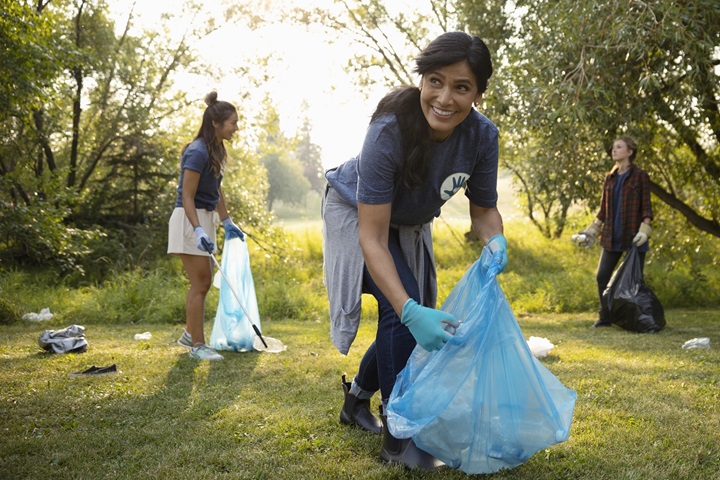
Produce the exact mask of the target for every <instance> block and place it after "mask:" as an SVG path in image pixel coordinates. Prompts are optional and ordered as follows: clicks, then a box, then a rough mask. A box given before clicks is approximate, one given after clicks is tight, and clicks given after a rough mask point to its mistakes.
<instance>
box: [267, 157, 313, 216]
mask: <svg viewBox="0 0 720 480" xmlns="http://www.w3.org/2000/svg"><path fill="white" fill-rule="evenodd" d="M260 163H261V164H262V165H263V166H264V167H265V169H266V170H267V176H268V181H269V183H270V188H269V189H268V195H267V204H268V210H272V206H273V203H274V202H275V200H282V201H284V202H287V203H291V204H297V203H301V202H302V201H303V199H304V198H305V194H307V192H308V191H309V190H310V182H309V181H308V179H307V178H305V176H304V174H303V168H302V166H301V165H300V163H299V162H298V161H297V160H295V159H291V158H290V157H288V156H285V155H282V154H279V153H269V154H267V155H265V156H264V157H263V158H261V159H260Z"/></svg>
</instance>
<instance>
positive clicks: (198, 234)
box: [193, 225, 215, 253]
mask: <svg viewBox="0 0 720 480" xmlns="http://www.w3.org/2000/svg"><path fill="white" fill-rule="evenodd" d="M193 231H194V232H195V245H196V246H197V248H199V249H200V250H202V251H203V252H207V253H213V250H215V245H213V243H212V242H211V241H210V237H208V234H207V233H205V230H203V228H202V227H201V226H200V225H198V226H197V227H195V229H194V230H193ZM203 240H205V242H206V243H207V245H208V247H209V250H208V248H206V247H205V245H203Z"/></svg>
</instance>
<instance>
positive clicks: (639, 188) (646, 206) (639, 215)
mask: <svg viewBox="0 0 720 480" xmlns="http://www.w3.org/2000/svg"><path fill="white" fill-rule="evenodd" d="M617 170H618V169H617V167H615V168H613V169H612V170H611V171H610V173H608V174H607V176H606V177H605V184H604V185H603V193H602V199H601V201H600V212H598V214H597V218H598V220H600V221H601V222H603V228H602V234H601V235H602V236H601V238H600V245H601V246H602V247H603V248H604V249H605V250H612V238H613V228H614V222H613V218H614V213H615V211H616V210H615V206H614V205H613V204H612V196H613V195H612V192H613V187H614V186H615V181H616V180H617V175H618V173H617ZM648 217H649V218H650V219H652V218H653V212H652V204H651V203H650V176H649V175H648V174H647V172H645V171H644V170H642V169H641V168H639V167H637V166H635V165H634V164H632V165H630V170H629V173H628V177H627V179H625V184H624V185H623V190H622V210H621V219H622V225H623V228H622V242H621V244H620V248H621V249H622V251H626V250H629V249H630V247H632V240H633V238H634V237H635V234H637V232H638V230H639V229H640V222H642V221H643V219H644V218H648Z"/></svg>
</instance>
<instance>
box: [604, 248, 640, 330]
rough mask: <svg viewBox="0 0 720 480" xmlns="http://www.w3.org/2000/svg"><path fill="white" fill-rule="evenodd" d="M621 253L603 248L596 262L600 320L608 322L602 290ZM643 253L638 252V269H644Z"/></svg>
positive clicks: (608, 281) (610, 276)
mask: <svg viewBox="0 0 720 480" xmlns="http://www.w3.org/2000/svg"><path fill="white" fill-rule="evenodd" d="M623 253H625V252H610V251H608V250H605V249H603V251H602V254H600V261H599V262H598V267H597V273H596V274H595V280H597V286H598V297H600V319H599V320H600V321H601V322H609V321H610V320H609V318H608V308H607V305H606V304H605V301H604V300H603V292H605V289H606V288H607V286H608V283H610V279H611V278H612V275H613V270H615V267H616V266H617V264H618V262H620V257H622V255H623ZM645 253H646V252H638V255H639V258H640V271H641V272H644V271H645Z"/></svg>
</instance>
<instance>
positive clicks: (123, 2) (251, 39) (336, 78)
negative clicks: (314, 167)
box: [108, 0, 385, 168]
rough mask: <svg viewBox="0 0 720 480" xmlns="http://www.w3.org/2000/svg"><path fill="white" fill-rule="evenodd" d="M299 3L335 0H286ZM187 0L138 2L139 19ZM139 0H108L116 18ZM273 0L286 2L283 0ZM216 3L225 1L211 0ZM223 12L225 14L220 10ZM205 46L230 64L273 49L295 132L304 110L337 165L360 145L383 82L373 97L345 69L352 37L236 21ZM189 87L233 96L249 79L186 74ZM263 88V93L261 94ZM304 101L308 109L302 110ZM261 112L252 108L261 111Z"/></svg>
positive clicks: (276, 80)
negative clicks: (334, 38)
mask: <svg viewBox="0 0 720 480" xmlns="http://www.w3.org/2000/svg"><path fill="white" fill-rule="evenodd" d="M286 1H288V2H291V3H292V5H293V6H308V5H317V6H324V5H325V4H330V3H331V1H332V0H294V1H293V0H286ZM182 2H183V0H165V1H163V2H147V1H142V0H140V1H138V2H137V5H136V6H135V15H136V17H138V18H137V21H138V22H139V23H141V24H154V23H156V22H157V21H158V18H159V15H160V14H161V13H162V12H164V11H171V10H173V9H176V11H178V10H179V9H180V5H181V4H182ZM131 3H132V0H108V4H109V5H110V8H111V11H112V12H114V15H115V16H116V18H118V22H117V23H122V24H124V21H125V19H126V17H127V13H128V12H129V9H130V5H131ZM272 3H273V4H282V3H283V2H279V1H277V0H275V1H273V2H272ZM207 5H208V6H209V8H214V9H217V10H218V12H219V11H220V9H219V8H218V7H214V6H212V5H213V4H212V2H211V3H209V4H207ZM217 18H221V16H220V15H219V13H218V15H217ZM195 48H197V50H198V51H199V52H200V54H201V55H202V56H203V57H204V58H205V59H206V60H208V61H210V62H212V63H213V64H217V65H220V66H222V67H224V68H227V69H229V68H230V67H232V66H238V65H247V64H248V63H249V62H250V60H251V59H253V58H256V57H260V56H263V55H267V54H268V53H271V52H274V53H275V54H276V56H277V59H278V60H277V61H276V64H277V67H276V68H275V69H274V71H273V72H272V76H273V78H272V79H271V80H270V81H269V82H268V84H267V85H266V88H267V90H268V91H269V92H270V95H271V97H272V99H273V101H274V103H275V105H276V107H277V109H278V111H279V113H280V116H281V127H282V128H283V130H284V131H285V132H286V134H288V135H293V134H294V133H295V132H297V131H298V129H299V126H300V122H301V120H302V118H303V116H304V115H307V116H308V117H309V118H310V121H311V124H312V133H311V138H312V141H313V143H315V144H317V145H319V146H320V147H321V148H322V156H323V165H324V166H325V167H326V168H330V167H333V166H336V165H339V164H340V163H342V162H344V161H345V160H347V159H348V158H350V157H351V156H354V155H356V154H357V153H358V152H359V149H360V146H361V144H362V139H363V136H364V133H365V128H366V126H367V123H368V120H369V118H370V115H371V114H372V111H373V109H374V107H375V105H376V104H377V102H378V100H379V99H380V98H381V97H382V95H383V94H384V93H385V89H384V88H379V89H378V90H377V91H374V92H371V93H370V94H369V95H368V98H365V96H364V95H361V94H359V93H358V92H357V91H356V89H355V88H354V85H353V83H352V81H351V79H350V77H349V76H348V74H346V73H345V72H344V70H343V65H344V64H345V63H347V60H348V57H349V55H350V52H349V50H348V45H343V44H340V43H338V44H334V45H331V44H329V43H328V42H327V41H326V40H325V39H324V38H322V37H321V35H320V34H318V33H310V32H307V31H305V30H304V29H303V28H301V27H297V26H292V25H282V24H275V25H273V26H270V27H265V28H263V29H261V30H257V31H249V30H247V29H241V28H238V27H236V26H233V27H223V28H221V29H220V30H218V31H216V32H214V33H213V35H212V36H211V37H210V38H208V39H206V41H203V42H202V43H200V44H198V45H195ZM184 83H185V84H186V85H187V86H186V87H184V89H185V90H186V91H187V92H188V93H189V95H190V97H191V98H192V97H197V98H199V99H202V98H203V97H204V95H205V94H206V93H207V92H209V91H211V90H213V89H216V90H217V91H218V94H219V97H220V98H224V99H228V100H231V99H232V98H240V95H241V93H242V92H243V89H246V88H248V87H249V86H250V85H249V83H244V82H243V81H242V79H241V78H240V79H239V78H236V77H234V76H229V75H228V76H226V77H225V78H223V80H222V82H221V83H220V84H214V83H212V82H211V81H210V80H209V79H205V78H191V77H188V78H186V79H185V81H184ZM261 98H262V96H258V100H260V99H261ZM303 101H306V102H307V104H308V111H307V113H306V114H304V113H303V112H302V110H301V106H302V104H303ZM257 113H258V112H245V114H246V115H256V114H257Z"/></svg>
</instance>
